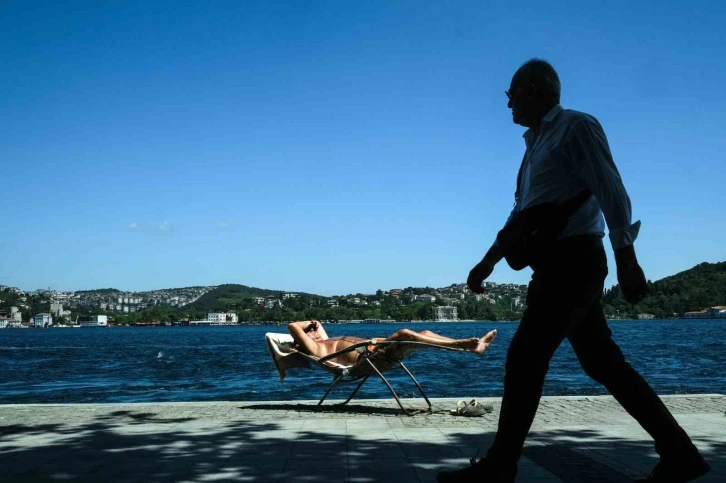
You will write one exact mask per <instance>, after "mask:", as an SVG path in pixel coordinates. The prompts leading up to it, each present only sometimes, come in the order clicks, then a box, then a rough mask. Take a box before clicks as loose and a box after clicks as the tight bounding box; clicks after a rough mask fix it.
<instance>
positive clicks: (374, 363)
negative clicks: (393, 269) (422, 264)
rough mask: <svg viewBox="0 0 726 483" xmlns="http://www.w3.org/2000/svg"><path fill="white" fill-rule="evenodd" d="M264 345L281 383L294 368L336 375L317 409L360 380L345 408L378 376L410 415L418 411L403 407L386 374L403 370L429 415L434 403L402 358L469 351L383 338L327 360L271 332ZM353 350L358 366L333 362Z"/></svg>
mask: <svg viewBox="0 0 726 483" xmlns="http://www.w3.org/2000/svg"><path fill="white" fill-rule="evenodd" d="M265 342H266V344H267V350H268V351H269V353H270V356H272V360H273V362H274V363H275V368H277V372H278V373H279V374H280V382H281V383H282V382H283V381H284V380H285V373H286V371H287V370H289V369H294V368H307V369H313V368H314V367H317V368H320V369H323V370H325V371H327V372H329V373H331V374H332V375H333V382H332V384H331V385H330V386H329V387H328V390H327V391H325V394H323V397H322V398H321V399H320V401H319V402H318V406H320V405H321V404H323V401H325V398H326V397H328V394H329V393H330V391H331V390H332V389H333V388H334V387H335V386H337V385H338V384H340V383H351V382H358V381H360V382H358V385H357V386H356V388H355V389H354V390H353V393H352V394H351V395H350V397H348V399H346V400H345V402H344V403H342V404H343V405H345V404H348V402H349V401H350V400H351V399H353V396H355V394H356V393H357V392H358V390H359V389H360V388H361V386H363V384H364V383H365V382H366V381H367V380H368V378H369V377H370V376H372V375H374V374H375V375H377V376H378V377H380V378H381V380H382V381H383V382H384V383H385V384H386V387H388V389H389V390H390V391H391V394H393V397H394V398H395V399H396V402H397V403H398V405H399V406H400V407H401V409H402V410H403V412H404V413H405V414H407V415H411V414H413V413H414V412H417V411H410V410H408V409H406V408H405V407H404V406H403V404H402V403H401V399H400V398H399V397H398V394H396V391H394V390H393V387H392V386H391V384H390V383H389V382H388V380H387V379H386V377H385V376H384V375H383V373H384V372H386V371H390V370H392V369H395V368H397V367H401V368H402V369H403V370H404V371H406V374H408V376H409V377H410V378H411V380H412V381H413V383H414V384H415V385H416V387H417V388H418V390H419V392H420V393H421V395H422V396H423V398H424V399H425V400H426V403H427V404H428V409H427V411H429V412H430V411H431V401H429V398H428V397H426V393H425V392H424V390H423V388H422V387H421V385H420V384H419V383H418V381H417V380H416V378H414V377H413V374H411V371H409V370H408V368H407V367H406V366H405V365H404V364H403V362H402V359H403V358H404V357H405V356H406V355H408V354H410V353H411V352H413V351H414V350H417V349H425V348H429V349H442V350H449V351H457V352H466V351H465V350H464V349H455V348H451V347H443V346H440V345H435V344H427V343H424V342H413V341H383V340H380V339H370V340H366V341H363V342H358V343H356V344H353V345H351V346H350V347H347V348H345V349H343V350H341V351H338V352H335V353H333V354H329V355H327V356H325V357H322V358H318V357H315V356H311V355H308V354H305V353H303V352H301V351H299V350H297V349H296V348H295V342H294V340H293V338H292V336H291V335H290V334H277V333H273V332H268V333H267V334H265ZM352 351H356V352H358V353H359V354H360V355H359V357H358V360H357V362H356V363H355V364H353V365H349V366H346V365H342V364H338V363H336V362H333V361H332V359H335V358H336V357H338V356H340V355H341V354H346V353H348V352H352Z"/></svg>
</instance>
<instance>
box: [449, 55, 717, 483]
mask: <svg viewBox="0 0 726 483" xmlns="http://www.w3.org/2000/svg"><path fill="white" fill-rule="evenodd" d="M506 95H507V97H508V99H509V102H508V107H509V108H510V109H511V110H512V118H513V121H514V123H515V124H519V125H521V126H524V127H526V128H528V129H527V131H526V132H525V133H524V140H525V144H526V153H525V156H524V159H523V160H522V165H521V167H520V171H519V175H518V179H517V190H516V194H515V206H514V210H513V211H512V214H511V215H510V217H509V220H507V223H508V224H509V223H512V220H515V219H517V215H518V214H521V213H522V210H525V209H527V208H531V207H533V206H537V205H541V204H542V203H555V204H558V205H560V204H562V203H564V202H566V201H568V200H569V201H571V200H574V199H577V198H579V199H580V202H581V203H575V208H574V212H572V214H571V216H570V217H569V220H567V219H566V220H565V222H564V223H562V225H563V228H562V229H561V230H556V233H555V237H556V240H554V241H552V242H550V243H547V244H546V245H543V246H545V247H546V248H544V249H542V250H540V251H539V252H536V253H538V254H536V255H534V256H533V258H531V260H530V263H529V265H530V266H531V267H532V270H533V275H532V280H531V282H530V284H529V288H528V291H527V309H526V310H525V313H524V316H523V318H522V320H521V322H520V324H519V327H518V329H517V332H516V334H515V335H514V338H513V339H512V342H511V344H510V346H509V350H508V353H507V360H506V366H505V368H506V374H505V378H504V397H503V399H502V408H501V414H500V416H499V427H498V430H497V434H496V437H495V440H494V443H493V444H492V446H491V448H489V450H488V452H487V454H486V456H485V457H484V458H482V459H481V460H479V461H478V462H475V463H474V464H473V465H471V466H470V467H467V468H464V469H461V470H457V471H448V472H442V473H439V475H438V476H437V481H438V482H439V483H454V482H475V481H476V482H513V481H514V478H515V476H516V473H517V462H518V460H519V457H520V455H521V453H522V447H523V445H524V442H525V439H526V437H527V433H528V432H529V429H530V427H531V424H532V421H533V419H534V416H535V413H536V412H537V407H538V405H539V401H540V397H541V395H542V386H543V384H544V379H545V375H546V374H547V371H548V369H549V361H550V359H551V358H552V356H553V354H554V353H555V351H556V349H557V348H558V347H559V345H560V344H561V343H562V341H563V340H564V339H565V338H567V339H568V340H569V341H570V343H571V344H572V348H573V349H574V351H575V353H576V354H577V357H578V359H579V361H580V364H581V365H582V367H583V369H584V371H585V372H586V373H587V375H588V376H590V377H591V378H592V379H594V380H595V381H597V382H599V383H600V384H602V385H604V386H605V388H606V389H607V390H608V391H609V392H610V393H611V394H612V395H613V396H614V397H615V399H616V400H617V401H618V402H619V403H620V404H621V405H622V406H623V408H624V409H625V410H626V411H627V412H628V413H629V414H630V415H631V416H633V417H634V418H635V419H636V420H637V421H638V423H639V424H640V425H641V426H642V427H643V428H644V429H645V430H646V431H647V432H648V433H649V434H650V435H651V437H652V438H653V439H654V441H655V449H656V452H657V453H658V454H659V455H660V457H661V458H660V462H659V463H658V464H657V465H656V467H655V469H654V470H653V472H652V473H651V475H650V476H648V477H646V478H644V479H642V480H639V481H643V482H652V483H657V482H685V481H690V480H692V479H694V478H697V477H699V476H701V475H704V474H706V473H707V472H708V471H709V470H710V468H709V466H708V464H707V463H706V462H705V461H704V459H703V457H702V456H701V454H700V453H699V452H698V450H697V449H696V447H695V446H694V445H693V443H692V442H691V440H690V438H689V437H688V435H687V434H686V433H685V431H684V430H683V429H682V428H681V427H680V426H679V425H678V423H677V422H676V420H675V419H674V418H673V416H672V415H671V413H670V412H669V411H668V409H667V408H666V407H665V405H664V404H663V402H662V401H661V400H660V398H659V397H658V396H657V394H656V393H655V392H654V391H653V389H652V388H651V387H650V386H649V385H648V383H647V382H646V381H645V380H644V379H643V378H642V377H641V376H640V374H638V373H637V372H636V371H635V370H634V369H633V368H632V367H631V366H630V365H629V364H628V363H627V362H626V361H625V358H624V357H623V354H622V352H621V351H620V348H619V347H618V345H617V344H616V343H615V342H614V341H613V339H612V337H611V332H610V329H609V327H608V324H607V321H606V320H605V316H604V314H603V309H602V304H601V297H602V292H603V288H604V282H605V277H606V276H607V273H608V269H607V259H606V255H605V249H604V243H603V237H604V235H605V222H607V226H608V230H609V239H610V244H611V245H612V247H613V249H614V251H615V261H616V265H617V275H618V281H619V283H620V287H621V289H622V291H623V295H624V297H625V299H626V300H627V301H628V302H630V303H637V302H638V301H640V300H642V299H643V297H645V295H647V291H648V289H647V284H646V280H645V276H644V275H643V271H642V269H641V268H640V265H639V264H638V261H637V258H636V256H635V250H634V248H633V243H634V242H635V239H636V238H637V236H638V231H639V229H640V222H636V223H632V222H631V207H630V198H629V197H628V194H627V192H626V190H625V188H624V186H623V183H622V180H621V178H620V174H619V172H618V170H617V168H616V166H615V164H614V162H613V159H612V156H611V153H610V148H609V146H608V142H607V138H606V136H605V133H604V131H603V129H602V127H601V126H600V123H599V122H598V121H597V119H595V118H594V117H593V116H590V115H588V114H585V113H582V112H578V111H574V110H570V109H563V108H562V106H561V105H560V80H559V77H558V75H557V73H556V72H555V70H554V68H553V67H552V66H551V65H550V64H549V63H547V62H545V61H543V60H539V59H533V60H530V61H528V62H526V63H525V64H524V65H523V66H522V67H521V68H520V69H519V70H517V72H516V73H515V74H514V77H513V78H512V82H511V85H510V88H509V90H508V91H506ZM588 190H589V191H588ZM583 194H584V196H583ZM588 194H591V195H590V196H589V197H588ZM568 204H570V206H572V204H571V203H568ZM603 214H604V218H605V219H604V220H603ZM520 219H521V217H520ZM505 226H507V225H505ZM540 231H542V230H540ZM507 246H508V245H504V246H500V244H499V243H498V242H495V243H494V245H493V246H492V247H491V248H490V249H489V251H488V252H487V254H486V255H485V256H484V258H483V259H482V261H481V262H479V264H477V265H476V266H475V267H474V268H473V269H472V270H471V272H470V273H469V279H468V281H467V284H468V285H469V287H470V288H471V290H472V291H473V292H475V293H482V291H483V290H482V288H481V284H482V282H483V281H484V280H485V279H486V278H487V277H488V276H489V275H490V274H491V273H492V270H493V269H494V266H495V265H496V264H497V263H498V262H499V261H500V260H501V259H502V257H503V253H504V251H503V249H504V248H506V247H507ZM508 260H509V259H508Z"/></svg>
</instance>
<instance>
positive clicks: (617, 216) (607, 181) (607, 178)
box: [567, 118, 640, 250]
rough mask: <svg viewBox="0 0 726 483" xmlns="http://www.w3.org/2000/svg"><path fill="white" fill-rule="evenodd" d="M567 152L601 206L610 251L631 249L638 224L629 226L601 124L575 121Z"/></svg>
mask: <svg viewBox="0 0 726 483" xmlns="http://www.w3.org/2000/svg"><path fill="white" fill-rule="evenodd" d="M567 150H568V154H569V158H570V160H571V162H572V164H573V167H574V171H575V174H576V175H577V176H579V177H580V178H581V179H582V181H583V182H584V183H585V185H586V186H587V187H588V188H589V189H590V191H591V192H592V193H593V195H594V196H595V198H596V199H597V201H598V203H599V204H600V209H601V210H602V212H603V215H605V222H606V223H607V225H608V230H609V232H610V233H609V237H610V243H611V244H612V247H613V249H614V250H617V249H618V248H622V247H625V246H629V245H632V244H633V242H635V239H636V238H637V237H638V232H639V231H640V221H637V222H635V223H631V216H632V208H631V205H630V197H629V196H628V193H627V191H626V190H625V186H624V185H623V181H622V179H621V177H620V173H619V172H618V168H617V167H616V166H615V162H614V161H613V157H612V154H611V152H610V146H609V145H608V140H607V137H606V136H605V132H604V131H603V129H602V126H601V125H600V123H599V122H598V121H597V120H596V119H594V118H591V119H584V120H581V121H577V123H576V124H575V125H574V126H573V127H572V131H571V132H570V136H569V140H568V143H567Z"/></svg>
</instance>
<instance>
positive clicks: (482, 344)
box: [474, 329, 497, 355]
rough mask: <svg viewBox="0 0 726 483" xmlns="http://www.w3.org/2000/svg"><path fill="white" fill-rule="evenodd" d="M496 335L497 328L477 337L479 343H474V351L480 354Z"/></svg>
mask: <svg viewBox="0 0 726 483" xmlns="http://www.w3.org/2000/svg"><path fill="white" fill-rule="evenodd" d="M496 336H497V329H494V330H492V331H491V332H488V333H487V335H485V336H484V337H482V338H481V339H479V343H478V344H477V345H476V349H474V352H475V353H477V354H479V355H482V354H483V353H484V351H485V350H487V347H489V344H491V343H492V342H494V338H495V337H496Z"/></svg>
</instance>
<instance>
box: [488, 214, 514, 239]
mask: <svg viewBox="0 0 726 483" xmlns="http://www.w3.org/2000/svg"><path fill="white" fill-rule="evenodd" d="M516 211H517V209H516V208H512V211H511V212H510V213H509V217H508V218H507V221H506V222H505V223H504V226H507V225H508V224H509V221H510V220H511V219H512V217H513V216H514V213H515V212H516ZM493 245H494V246H499V241H497V239H496V238H494V243H493Z"/></svg>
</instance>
